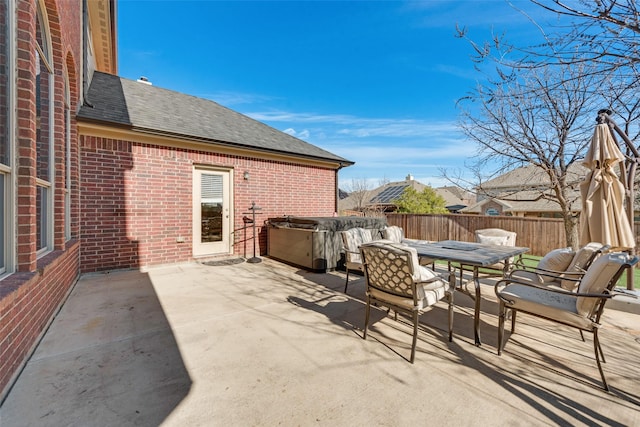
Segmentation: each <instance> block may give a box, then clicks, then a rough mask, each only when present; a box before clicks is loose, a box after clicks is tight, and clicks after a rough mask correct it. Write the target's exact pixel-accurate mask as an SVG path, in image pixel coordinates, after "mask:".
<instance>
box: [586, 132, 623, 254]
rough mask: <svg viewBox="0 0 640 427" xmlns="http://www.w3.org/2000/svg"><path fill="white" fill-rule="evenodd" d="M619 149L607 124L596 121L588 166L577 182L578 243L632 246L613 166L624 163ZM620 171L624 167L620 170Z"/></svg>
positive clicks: (619, 184) (621, 187) (614, 246)
mask: <svg viewBox="0 0 640 427" xmlns="http://www.w3.org/2000/svg"><path fill="white" fill-rule="evenodd" d="M624 160H625V157H624V155H623V154H622V151H620V148H619V147H618V144H617V142H616V140H615V138H614V137H613V135H612V133H611V130H610V128H609V126H608V125H607V124H605V123H602V124H598V125H596V129H595V132H594V134H593V138H592V139H591V146H590V148H589V152H588V153H587V156H586V158H585V160H584V165H585V166H586V167H588V168H589V169H591V172H590V173H589V174H588V175H587V176H586V178H585V180H584V181H583V182H582V183H581V184H580V193H581V195H582V215H581V218H580V222H581V226H580V229H581V232H580V244H581V245H586V244H587V243H589V242H600V243H602V244H607V245H611V248H612V249H615V250H622V251H624V250H629V249H633V248H634V247H635V241H634V234H633V231H632V228H631V225H630V222H629V218H628V216H627V214H626V212H625V207H624V200H625V187H624V185H623V184H622V182H621V181H620V179H619V177H618V175H617V174H616V172H615V169H614V167H615V166H617V165H624ZM621 175H624V170H622V171H621Z"/></svg>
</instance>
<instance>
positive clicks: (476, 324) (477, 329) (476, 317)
mask: <svg viewBox="0 0 640 427" xmlns="http://www.w3.org/2000/svg"><path fill="white" fill-rule="evenodd" d="M473 284H474V285H475V287H476V301H475V303H476V307H475V313H474V316H473V329H474V335H475V339H476V345H477V346H478V347H480V345H481V344H482V343H481V342H480V278H479V277H478V267H477V266H474V267H473Z"/></svg>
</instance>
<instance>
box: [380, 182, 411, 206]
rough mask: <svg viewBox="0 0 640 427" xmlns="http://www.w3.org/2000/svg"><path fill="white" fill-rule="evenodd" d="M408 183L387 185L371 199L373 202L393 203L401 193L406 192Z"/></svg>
mask: <svg viewBox="0 0 640 427" xmlns="http://www.w3.org/2000/svg"><path fill="white" fill-rule="evenodd" d="M407 187H408V185H406V184H404V185H394V186H392V187H387V188H385V189H384V190H382V192H381V193H380V194H378V195H377V196H376V197H374V198H373V199H371V203H392V202H393V201H395V200H396V199H398V197H400V195H401V194H402V193H403V192H404V189H405V188H407Z"/></svg>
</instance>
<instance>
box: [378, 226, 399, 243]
mask: <svg viewBox="0 0 640 427" xmlns="http://www.w3.org/2000/svg"><path fill="white" fill-rule="evenodd" d="M382 237H383V238H384V239H386V240H391V241H392V242H394V243H401V242H402V240H403V239H404V231H403V230H402V228H400V227H398V226H395V225H392V226H390V227H386V228H385V229H384V230H382Z"/></svg>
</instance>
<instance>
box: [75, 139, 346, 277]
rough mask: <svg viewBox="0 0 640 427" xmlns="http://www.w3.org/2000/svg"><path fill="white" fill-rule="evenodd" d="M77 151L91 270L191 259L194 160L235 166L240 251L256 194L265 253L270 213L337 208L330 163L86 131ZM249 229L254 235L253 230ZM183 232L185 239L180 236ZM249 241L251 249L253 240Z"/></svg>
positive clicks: (86, 263)
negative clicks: (245, 218) (246, 174)
mask: <svg viewBox="0 0 640 427" xmlns="http://www.w3.org/2000/svg"><path fill="white" fill-rule="evenodd" d="M80 151H81V170H82V177H81V188H82V194H81V200H80V203H81V205H82V207H83V209H82V215H81V229H82V235H81V243H82V251H81V268H82V271H86V272H89V271H100V270H108V269H114V268H133V267H141V266H147V265H152V264H162V263H171V262H178V261H187V260H190V259H192V252H193V251H192V234H193V233H192V227H193V225H192V221H193V219H192V217H193V214H192V209H193V208H192V204H193V197H192V185H193V184H192V176H193V169H194V165H198V166H205V167H206V166H208V167H216V168H223V169H233V170H234V171H235V173H234V175H233V176H234V182H233V191H234V200H233V207H234V214H235V216H234V221H233V228H234V232H233V234H232V236H233V237H232V240H233V241H234V242H235V245H234V251H235V253H236V254H238V255H243V252H244V246H245V245H244V244H245V241H244V238H245V233H244V230H243V227H244V222H243V220H242V217H243V216H244V215H246V214H247V212H249V211H248V208H249V207H250V206H251V202H252V201H255V202H256V204H257V205H258V206H260V207H261V208H262V210H260V211H257V216H256V223H257V224H258V225H260V227H259V228H258V239H259V241H258V244H257V246H258V249H259V252H260V253H262V254H264V253H265V252H266V247H267V246H266V230H264V229H263V227H262V225H263V223H264V220H266V219H267V218H269V217H273V216H281V215H301V216H331V215H333V213H334V208H335V179H336V174H335V171H334V170H332V169H326V168H320V167H313V166H304V165H300V164H295V163H288V162H277V161H270V160H262V159H258V158H252V157H239V156H230V155H225V154H220V153H215V152H205V151H199V150H188V149H179V148H171V147H165V146H158V145H151V144H144V143H139V142H131V141H122V140H112V139H108V138H100V137H95V136H82V135H81V137H80ZM245 171H247V172H249V175H250V178H249V180H245V179H244V178H243V174H244V172H245ZM246 231H247V233H246V236H247V238H249V239H251V238H252V230H251V229H248V230H246ZM178 237H184V238H185V241H184V242H183V243H178V242H177V238H178ZM247 248H248V249H249V248H250V252H251V254H252V251H253V240H249V241H248V243H247Z"/></svg>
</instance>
